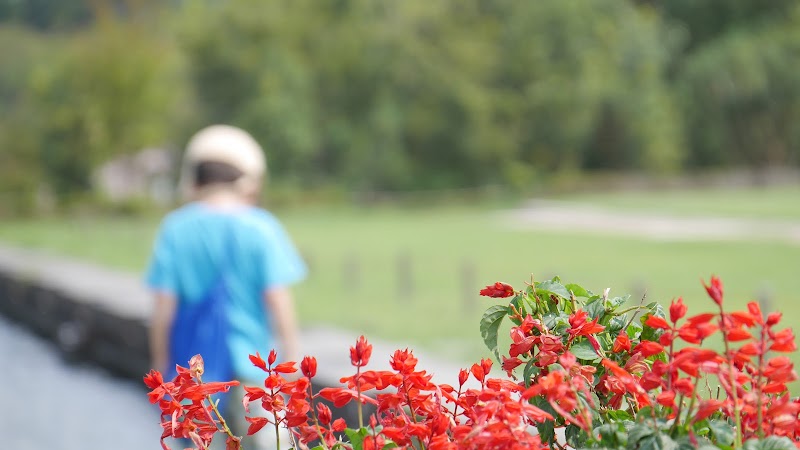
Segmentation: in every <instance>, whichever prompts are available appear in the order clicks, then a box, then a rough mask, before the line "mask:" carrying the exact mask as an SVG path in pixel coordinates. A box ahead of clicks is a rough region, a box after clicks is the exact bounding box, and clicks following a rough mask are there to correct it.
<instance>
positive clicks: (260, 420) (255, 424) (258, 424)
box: [245, 417, 269, 436]
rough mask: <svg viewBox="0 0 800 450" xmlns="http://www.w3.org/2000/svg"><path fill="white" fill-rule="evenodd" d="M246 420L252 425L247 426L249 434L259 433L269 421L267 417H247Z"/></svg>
mask: <svg viewBox="0 0 800 450" xmlns="http://www.w3.org/2000/svg"><path fill="white" fill-rule="evenodd" d="M245 420H247V421H248V422H249V423H250V426H249V427H248V428H247V435H248V436H252V435H254V434H256V433H258V432H259V430H261V429H262V428H264V425H266V424H268V423H269V420H267V418H266V417H245Z"/></svg>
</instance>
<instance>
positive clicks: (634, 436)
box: [628, 423, 655, 448]
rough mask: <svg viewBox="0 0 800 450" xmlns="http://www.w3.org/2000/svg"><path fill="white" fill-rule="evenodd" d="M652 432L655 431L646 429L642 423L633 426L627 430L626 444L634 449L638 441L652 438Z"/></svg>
mask: <svg viewBox="0 0 800 450" xmlns="http://www.w3.org/2000/svg"><path fill="white" fill-rule="evenodd" d="M654 432H655V431H654V430H653V429H652V428H650V427H648V426H647V425H645V424H642V423H637V424H634V425H633V426H632V427H631V428H630V429H629V430H628V444H629V445H633V446H634V448H636V444H638V443H639V441H641V440H642V439H645V438H647V437H650V436H653V433H654Z"/></svg>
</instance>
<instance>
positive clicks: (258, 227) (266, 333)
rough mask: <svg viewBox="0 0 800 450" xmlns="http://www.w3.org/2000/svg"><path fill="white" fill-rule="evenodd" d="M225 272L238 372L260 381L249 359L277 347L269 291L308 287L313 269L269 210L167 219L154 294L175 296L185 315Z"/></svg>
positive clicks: (183, 213)
mask: <svg viewBox="0 0 800 450" xmlns="http://www.w3.org/2000/svg"><path fill="white" fill-rule="evenodd" d="M223 270H227V272H226V283H227V287H228V289H229V292H230V297H231V298H230V302H228V303H227V307H226V312H227V317H228V320H229V324H230V327H231V328H230V336H228V339H227V343H228V348H229V350H230V353H231V356H232V358H233V361H232V364H233V369H234V372H235V374H236V376H237V377H238V378H241V379H243V380H249V381H256V380H261V379H263V377H264V372H263V371H261V370H260V369H258V368H256V367H254V366H253V364H252V363H251V362H250V360H249V358H248V355H249V354H255V352H260V353H261V354H262V355H266V354H267V353H268V352H269V350H270V349H272V348H274V347H275V344H276V343H275V339H274V335H273V331H272V327H271V324H270V321H271V317H270V315H269V314H270V312H269V311H268V310H267V308H266V307H265V303H264V292H265V291H266V290H268V289H270V288H272V287H281V286H288V285H290V284H293V283H296V282H298V281H300V280H302V279H303V278H305V276H306V273H307V269H306V266H305V264H304V263H303V260H302V258H301V257H300V255H299V253H298V252H297V249H296V248H295V246H294V244H293V243H292V241H291V240H290V238H289V236H288V235H287V233H286V231H285V230H284V229H283V227H282V226H281V224H280V222H278V220H277V219H276V218H275V217H274V216H273V215H272V214H270V213H269V212H267V211H265V210H263V209H260V208H256V207H251V206H240V207H235V208H231V209H220V208H214V207H211V206H208V205H205V204H203V203H200V202H195V203H190V204H187V205H185V206H183V207H181V208H179V209H177V210H175V211H173V212H171V213H170V214H169V215H167V217H166V218H165V219H164V220H163V222H162V223H161V227H160V229H159V232H158V236H157V238H156V242H155V247H154V250H153V254H152V257H151V260H150V264H149V267H148V269H147V274H146V282H147V285H148V286H149V287H150V288H151V289H152V290H154V291H159V292H166V293H169V294H171V295H173V296H174V297H175V298H176V299H177V301H178V305H177V307H178V308H181V305H185V304H186V302H192V301H198V300H199V299H200V298H202V296H203V295H204V293H205V292H206V291H207V290H209V289H210V288H211V287H212V285H213V284H214V283H215V282H217V280H218V279H219V277H220V274H221V271H223ZM184 364H186V365H188V361H186V362H184Z"/></svg>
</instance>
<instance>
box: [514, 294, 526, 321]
mask: <svg viewBox="0 0 800 450" xmlns="http://www.w3.org/2000/svg"><path fill="white" fill-rule="evenodd" d="M524 299H525V296H523V295H520V294H517V295H515V296H514V298H513V299H512V300H511V301H510V302H509V304H511V305H514V307H515V308H517V310H518V311H519V313H520V315H522V317H523V318H524V317H525V316H527V315H528V311H527V310H526V309H525V300H524ZM509 312H510V311H509Z"/></svg>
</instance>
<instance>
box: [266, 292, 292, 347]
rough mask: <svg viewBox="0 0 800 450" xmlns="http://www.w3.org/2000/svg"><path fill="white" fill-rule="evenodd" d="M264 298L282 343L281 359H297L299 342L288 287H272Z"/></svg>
mask: <svg viewBox="0 0 800 450" xmlns="http://www.w3.org/2000/svg"><path fill="white" fill-rule="evenodd" d="M264 300H265V302H266V306H267V308H268V309H269V311H271V312H272V317H273V324H274V326H275V327H276V328H277V330H278V337H279V338H280V340H281V344H282V350H283V352H282V354H281V359H283V360H284V361H299V360H300V359H299V358H300V343H299V340H298V337H297V315H296V313H295V308H294V298H293V297H292V293H291V292H290V291H289V288H288V287H273V288H270V289H267V291H266V292H265V293H264Z"/></svg>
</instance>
